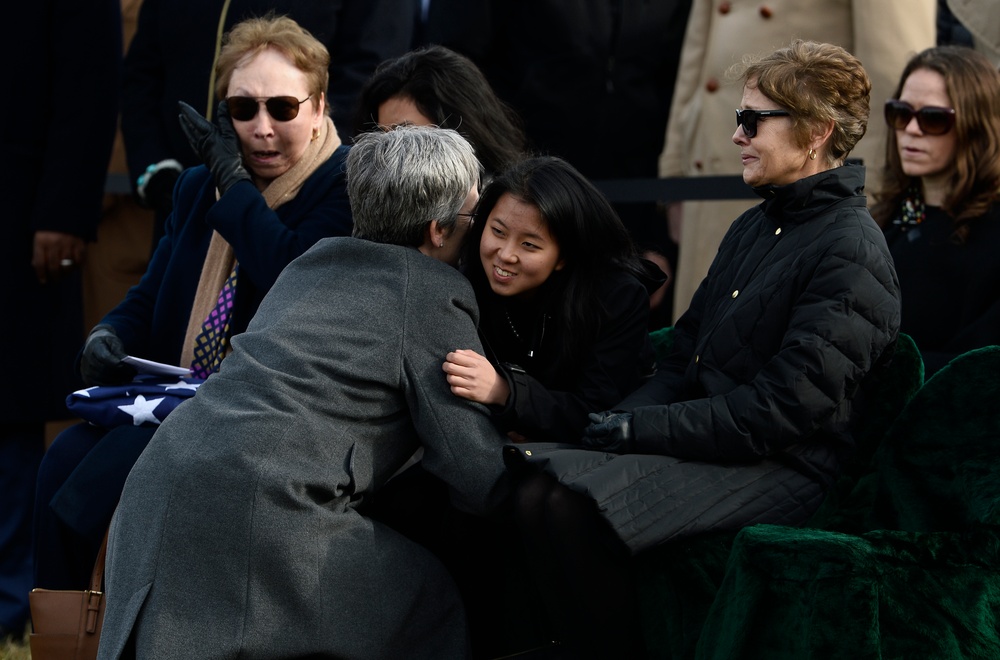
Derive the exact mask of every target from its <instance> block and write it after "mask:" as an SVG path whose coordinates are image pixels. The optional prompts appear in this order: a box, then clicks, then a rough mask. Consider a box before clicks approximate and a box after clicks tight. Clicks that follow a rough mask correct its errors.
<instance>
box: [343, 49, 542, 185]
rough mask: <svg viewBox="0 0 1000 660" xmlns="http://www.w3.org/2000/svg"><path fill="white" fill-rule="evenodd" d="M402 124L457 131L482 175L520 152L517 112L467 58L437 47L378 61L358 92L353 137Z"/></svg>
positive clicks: (496, 170)
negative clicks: (467, 146)
mask: <svg viewBox="0 0 1000 660" xmlns="http://www.w3.org/2000/svg"><path fill="white" fill-rule="evenodd" d="M403 125H413V126H432V125H433V126H438V127H440V128H452V129H454V130H456V131H458V132H459V133H460V134H461V135H462V136H463V137H464V138H465V139H467V140H468V141H469V142H470V143H471V144H472V147H473V148H474V149H475V150H476V157H477V158H478V159H479V162H480V163H481V164H482V166H483V169H484V170H485V174H486V176H487V177H491V176H493V175H494V174H497V173H499V172H500V171H502V170H504V169H506V168H507V167H508V166H510V165H512V164H513V163H514V162H516V161H517V160H518V159H519V158H520V157H521V156H522V154H523V152H524V148H525V137H524V131H523V129H522V127H521V120H520V118H519V117H518V116H517V114H516V113H515V112H514V111H513V110H511V109H510V108H509V107H508V106H507V105H506V104H505V103H504V102H503V101H501V100H500V99H499V98H498V97H497V95H496V94H495V93H494V92H493V89H492V88H491V87H490V84H489V83H488V82H487V81H486V78H485V77H484V76H483V74H482V72H481V71H480V70H479V69H478V68H477V67H476V65H475V64H474V63H473V62H472V60H470V59H469V58H467V57H465V56H464V55H460V54H458V53H456V52H454V51H451V50H449V49H447V48H444V47H443V46H427V47H425V48H418V49H416V50H413V51H411V52H408V53H406V54H404V55H401V56H399V57H397V58H394V59H391V60H387V61H385V62H383V63H382V64H380V65H379V67H378V68H377V69H376V70H375V73H374V74H373V75H372V77H371V78H370V79H369V80H368V82H367V83H365V86H364V88H363V89H362V90H361V95H360V98H359V101H358V110H357V115H356V117H355V118H354V128H355V130H356V131H357V132H358V133H361V132H364V131H371V130H376V129H381V130H389V129H391V128H393V127H395V126H403Z"/></svg>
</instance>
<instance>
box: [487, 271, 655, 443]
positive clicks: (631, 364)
mask: <svg viewBox="0 0 1000 660" xmlns="http://www.w3.org/2000/svg"><path fill="white" fill-rule="evenodd" d="M619 282H620V283H619V284H617V285H615V286H612V287H608V289H607V290H606V292H605V293H604V294H603V298H604V301H603V302H604V304H605V306H606V308H607V310H608V316H609V318H608V319H607V320H606V321H605V323H604V324H603V325H602V327H601V329H600V331H599V332H598V335H597V338H596V340H595V341H594V343H593V345H592V346H590V347H588V348H587V349H586V350H584V351H583V355H582V356H581V357H580V361H581V364H580V365H579V367H574V368H575V369H578V371H579V374H580V377H579V378H578V379H577V380H576V383H575V386H574V387H573V389H571V390H554V389H549V388H547V387H546V386H545V385H543V384H542V383H541V382H539V381H538V380H537V379H535V378H533V377H532V376H531V375H529V374H528V373H526V372H525V371H524V370H522V369H519V368H513V367H511V366H509V365H501V369H502V370H503V372H504V375H505V376H506V377H507V382H508V384H509V385H510V388H511V394H510V399H509V400H508V404H507V406H506V407H505V408H504V410H503V411H501V412H499V413H497V414H496V418H497V423H498V424H500V425H501V426H502V427H503V428H509V429H513V430H515V431H517V432H518V433H522V434H524V435H526V436H527V437H528V438H529V439H531V440H534V441H543V440H545V441H557V442H578V441H579V439H580V435H581V433H582V431H583V428H584V427H585V426H586V425H587V421H588V420H587V415H589V414H590V413H592V412H600V411H602V410H608V409H609V408H611V407H612V406H613V405H614V404H615V403H617V402H618V401H620V400H621V399H622V398H623V397H624V396H626V395H627V394H629V393H630V392H632V391H633V390H635V389H636V388H637V387H638V386H639V384H640V382H641V377H642V372H643V365H642V364H641V360H642V356H643V355H644V352H645V350H644V349H645V348H646V347H647V346H648V342H649V328H648V322H649V295H648V294H647V293H646V290H645V288H644V287H643V286H642V284H640V283H639V281H638V280H636V279H634V278H632V277H623V278H622V279H621V280H619Z"/></svg>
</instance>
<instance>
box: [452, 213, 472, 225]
mask: <svg viewBox="0 0 1000 660" xmlns="http://www.w3.org/2000/svg"><path fill="white" fill-rule="evenodd" d="M455 215H456V216H458V217H459V218H468V219H469V226H470V227H471V226H472V225H474V224H476V214H475V213H456V214H455Z"/></svg>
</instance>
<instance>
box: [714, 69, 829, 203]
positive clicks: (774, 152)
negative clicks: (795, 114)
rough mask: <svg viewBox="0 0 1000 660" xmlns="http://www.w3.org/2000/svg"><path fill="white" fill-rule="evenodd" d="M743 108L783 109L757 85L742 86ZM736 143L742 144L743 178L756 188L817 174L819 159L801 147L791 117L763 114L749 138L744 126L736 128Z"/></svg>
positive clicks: (819, 166) (787, 182)
mask: <svg viewBox="0 0 1000 660" xmlns="http://www.w3.org/2000/svg"><path fill="white" fill-rule="evenodd" d="M740 108H741V109H743V110H784V108H779V107H778V105H777V104H776V103H775V102H774V101H772V100H771V99H769V98H767V97H766V96H764V94H763V93H762V92H761V91H760V90H759V89H757V88H756V87H750V86H746V87H744V88H743V100H742V102H741V103H740ZM733 142H734V143H735V144H736V145H738V146H739V147H740V161H741V162H742V163H743V181H745V182H746V183H747V184H748V185H750V186H753V187H755V188H756V187H758V186H764V185H768V184H771V185H776V186H784V185H788V184H789V183H794V182H795V181H798V180H799V179H801V178H803V177H806V176H810V175H812V174H816V173H817V172H819V171H820V169H821V162H822V160H821V159H820V158H816V159H810V158H809V148H808V147H803V146H799V145H798V143H797V142H796V141H795V135H794V134H793V132H792V118H791V117H761V118H759V119H758V120H757V134H756V135H755V136H754V137H753V138H748V137H747V136H746V133H745V132H744V131H743V127H742V126H737V127H736V132H735V133H733Z"/></svg>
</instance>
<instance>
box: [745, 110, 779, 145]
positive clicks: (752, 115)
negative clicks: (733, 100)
mask: <svg viewBox="0 0 1000 660" xmlns="http://www.w3.org/2000/svg"><path fill="white" fill-rule="evenodd" d="M789 115H791V113H790V112H788V111H787V110H739V109H737V110H736V125H737V126H742V127H743V133H744V134H745V135H746V136H747V137H748V138H754V137H757V122H758V121H760V120H761V119H765V118H767V117H788V116H789Z"/></svg>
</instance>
